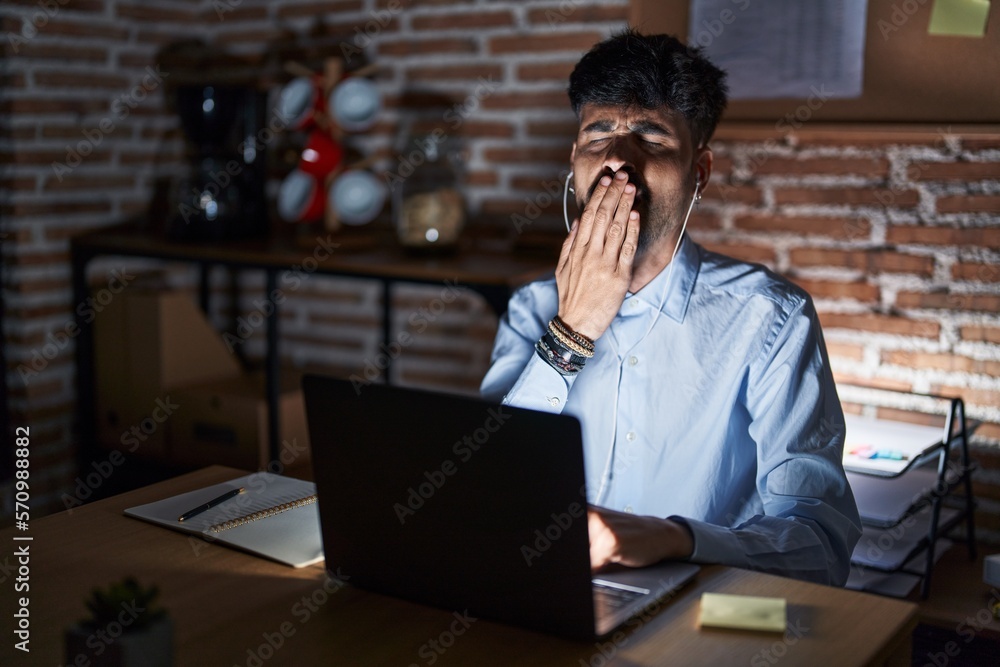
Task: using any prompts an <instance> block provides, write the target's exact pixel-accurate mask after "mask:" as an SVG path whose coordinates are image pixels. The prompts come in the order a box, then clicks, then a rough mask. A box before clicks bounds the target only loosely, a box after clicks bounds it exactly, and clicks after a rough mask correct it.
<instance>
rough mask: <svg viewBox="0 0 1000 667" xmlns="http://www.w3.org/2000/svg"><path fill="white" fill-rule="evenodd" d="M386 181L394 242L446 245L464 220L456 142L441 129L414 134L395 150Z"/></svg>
mask: <svg viewBox="0 0 1000 667" xmlns="http://www.w3.org/2000/svg"><path fill="white" fill-rule="evenodd" d="M394 176H395V177H397V178H395V179H390V180H395V182H393V183H392V201H393V218H394V220H395V226H396V233H397V235H398V237H399V242H400V243H401V244H402V245H403V246H404V247H406V248H409V249H414V250H421V251H431V252H433V251H437V250H450V249H453V248H454V247H455V245H456V244H457V243H458V239H459V236H460V234H461V232H462V228H463V227H464V226H465V202H464V200H463V197H462V192H461V188H462V185H463V176H464V159H463V154H462V146H461V143H460V142H459V141H458V140H457V139H455V138H453V137H448V136H446V135H445V134H444V132H443V131H442V130H440V129H439V130H435V131H434V132H433V133H431V134H428V135H425V136H422V137H419V138H416V139H414V140H412V141H410V142H408V144H407V148H406V150H404V151H401V152H400V155H399V167H398V170H397V173H396V174H394Z"/></svg>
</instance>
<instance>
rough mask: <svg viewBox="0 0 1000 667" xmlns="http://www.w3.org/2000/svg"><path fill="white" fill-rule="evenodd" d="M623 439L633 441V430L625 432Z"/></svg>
mask: <svg viewBox="0 0 1000 667" xmlns="http://www.w3.org/2000/svg"><path fill="white" fill-rule="evenodd" d="M625 439H626V440H628V441H629V442H633V441H634V440H635V431H629V432H628V433H626V434H625Z"/></svg>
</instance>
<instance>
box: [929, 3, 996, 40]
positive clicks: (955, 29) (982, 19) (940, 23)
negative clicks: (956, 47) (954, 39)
mask: <svg viewBox="0 0 1000 667" xmlns="http://www.w3.org/2000/svg"><path fill="white" fill-rule="evenodd" d="M989 13H990V0H934V8H933V9H932V10H931V23H930V26H929V27H928V28H927V32H928V33H930V34H931V35H955V36H959V37H982V36H983V35H985V34H986V19H987V17H988V16H989Z"/></svg>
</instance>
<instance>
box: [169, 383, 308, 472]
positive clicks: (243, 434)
mask: <svg viewBox="0 0 1000 667" xmlns="http://www.w3.org/2000/svg"><path fill="white" fill-rule="evenodd" d="M281 385H282V386H281V395H280V397H279V401H278V405H279V410H278V414H279V416H278V425H279V429H280V437H281V442H282V448H281V452H280V455H279V457H278V460H277V461H272V460H271V457H270V453H269V447H268V440H267V429H268V414H267V400H266V399H265V393H264V374H263V373H252V374H248V375H245V376H241V377H239V378H232V379H227V380H221V381H218V382H210V383H206V384H200V385H196V386H189V387H183V388H181V389H179V390H177V391H175V392H173V399H174V402H175V403H177V404H178V408H177V412H176V415H175V416H174V417H173V418H172V419H171V429H170V441H171V443H170V452H171V458H172V459H173V460H174V461H176V462H177V463H181V464H186V465H210V464H220V465H227V466H232V467H234V468H244V469H247V470H261V469H263V470H268V471H270V472H274V473H279V474H280V473H282V472H284V471H285V470H286V469H288V468H290V467H296V466H302V465H304V464H307V463H308V462H309V458H310V457H309V432H308V428H307V426H306V410H305V401H304V400H303V398H302V386H301V377H300V376H299V374H298V373H295V372H293V371H283V372H282V374H281Z"/></svg>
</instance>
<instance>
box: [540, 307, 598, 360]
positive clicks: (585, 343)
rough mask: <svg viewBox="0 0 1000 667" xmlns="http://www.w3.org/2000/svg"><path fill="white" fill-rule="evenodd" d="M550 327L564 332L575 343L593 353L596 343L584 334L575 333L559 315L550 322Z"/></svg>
mask: <svg viewBox="0 0 1000 667" xmlns="http://www.w3.org/2000/svg"><path fill="white" fill-rule="evenodd" d="M549 326H550V327H551V326H555V327H556V329H558V330H560V331H562V332H563V333H564V334H566V335H567V336H569V337H570V338H572V339H573V340H574V341H576V343H577V344H578V345H580V346H581V347H582V348H584V349H585V350H589V351H591V352H593V351H594V341H592V340H591V339H589V338H587V337H586V336H584V335H583V334H582V333H579V332H578V331H574V330H573V329H572V328H570V326H569V325H568V324H566V323H565V322H563V319H562V318H561V317H559V316H558V315H556V316H555V317H553V318H552V321H551V322H549Z"/></svg>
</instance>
